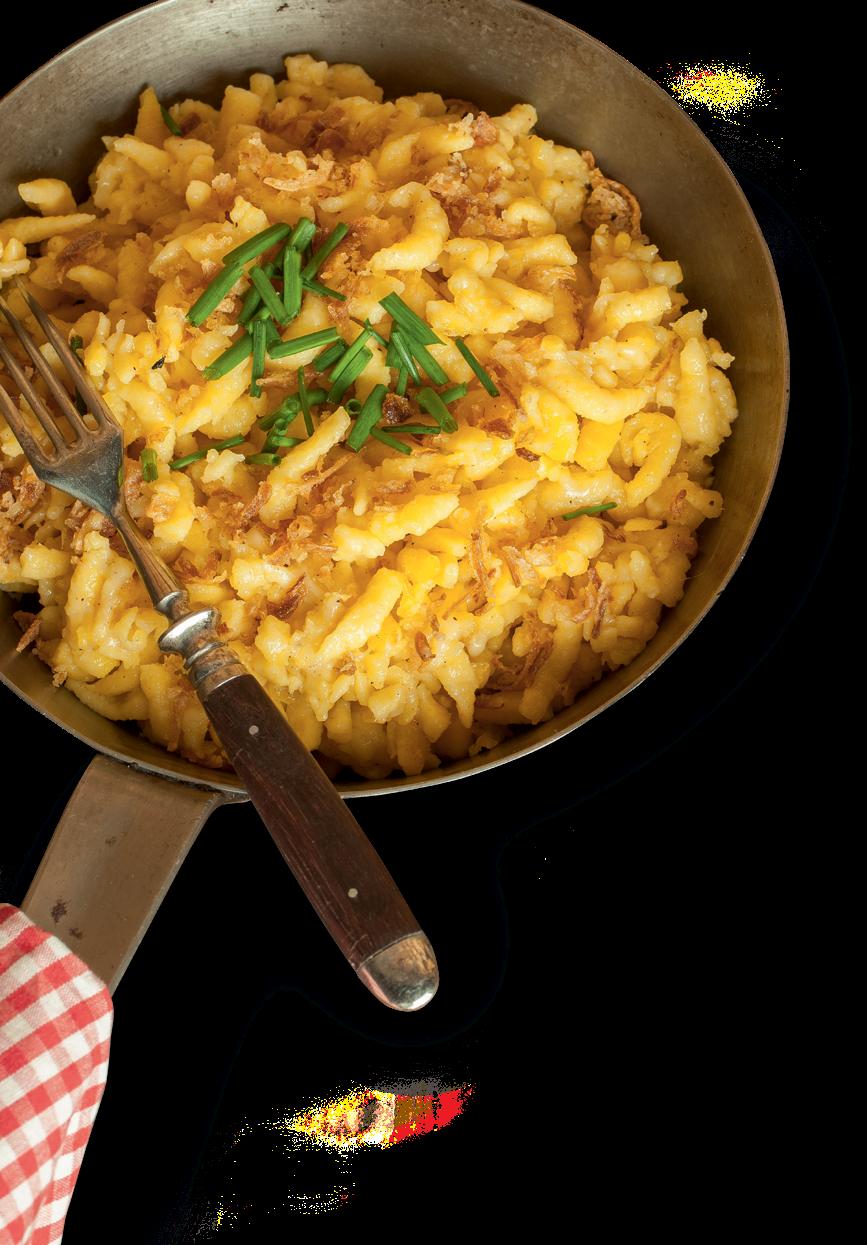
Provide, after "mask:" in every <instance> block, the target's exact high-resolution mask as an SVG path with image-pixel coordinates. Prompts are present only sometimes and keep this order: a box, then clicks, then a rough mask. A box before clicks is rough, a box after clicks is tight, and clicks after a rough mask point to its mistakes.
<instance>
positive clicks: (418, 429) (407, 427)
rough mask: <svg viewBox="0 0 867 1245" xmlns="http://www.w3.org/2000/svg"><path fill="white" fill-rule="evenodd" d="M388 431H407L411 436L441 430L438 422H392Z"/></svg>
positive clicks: (425, 434)
mask: <svg viewBox="0 0 867 1245" xmlns="http://www.w3.org/2000/svg"><path fill="white" fill-rule="evenodd" d="M389 431H390V432H408V433H409V434H410V435H411V436H413V437H424V436H427V435H429V434H434V435H436V434H438V433H440V432H442V428H440V426H439V424H392V426H391V428H390V429H389Z"/></svg>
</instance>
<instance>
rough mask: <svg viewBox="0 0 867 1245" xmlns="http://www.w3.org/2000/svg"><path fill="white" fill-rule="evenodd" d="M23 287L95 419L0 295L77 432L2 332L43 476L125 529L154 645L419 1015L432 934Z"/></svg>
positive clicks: (295, 861)
mask: <svg viewBox="0 0 867 1245" xmlns="http://www.w3.org/2000/svg"><path fill="white" fill-rule="evenodd" d="M16 288H17V290H18V292H19V293H20V294H21V296H22V297H23V298H24V300H25V302H26V304H27V306H28V307H29V309H30V311H31V313H32V315H33V316H34V318H35V320H36V322H37V323H38V324H39V326H40V328H41V329H42V331H43V333H44V334H45V337H46V339H47V341H48V342H49V343H50V344H51V345H52V346H53V347H54V350H55V351H56V352H57V355H58V357H59V359H60V361H61V363H62V364H63V367H64V368H65V370H66V372H67V374H68V376H69V378H70V379H71V381H72V383H73V385H74V386H75V389H76V391H77V393H78V394H79V395H80V397H81V399H82V401H83V402H84V404H85V405H86V407H87V411H89V412H90V415H91V416H92V417H93V422H94V425H95V426H94V427H90V426H88V423H87V422H86V419H85V416H84V415H82V414H81V413H80V411H79V410H78V409H77V408H76V404H75V403H74V402H73V400H72V399H71V398H70V396H69V394H68V392H67V390H66V388H65V387H64V386H63V385H62V384H61V382H60V381H59V380H58V378H57V376H56V374H55V372H54V370H53V368H52V367H51V365H50V364H49V362H48V360H47V359H46V358H45V356H44V355H43V354H42V352H41V351H40V350H39V348H38V346H37V345H36V342H35V341H34V339H33V337H32V336H31V334H30V333H29V332H28V330H27V329H26V328H25V327H24V325H23V324H22V323H21V321H20V320H19V318H18V317H17V316H16V315H15V313H14V312H13V311H12V310H11V308H10V307H9V304H8V303H7V301H6V300H5V299H4V298H3V297H0V311H2V314H3V315H4V316H5V318H6V320H7V321H8V322H9V325H10V327H11V329H12V331H13V332H14V333H15V335H16V337H17V338H18V340H19V341H20V343H21V345H22V347H23V348H24V351H25V352H26V354H27V356H28V358H29V359H30V362H31V363H32V365H33V368H34V369H35V371H36V372H37V373H38V375H39V376H40V377H41V378H42V380H43V381H44V382H45V385H46V386H47V388H48V391H49V393H50V394H51V397H52V398H53V399H54V402H55V403H56V405H57V407H58V409H59V411H60V412H61V414H62V415H63V416H64V417H65V419H66V421H67V424H68V425H69V428H70V430H71V433H72V438H73V439H72V440H71V441H70V440H68V439H67V437H66V436H65V435H64V432H63V430H62V428H61V426H60V424H59V423H58V422H57V419H56V418H55V416H54V414H53V413H52V411H51V409H50V408H49V406H48V405H47V404H46V403H45V402H44V401H43V400H42V398H41V397H40V396H39V394H38V393H37V392H36V389H35V388H34V386H33V384H32V382H31V380H30V379H29V378H28V376H27V375H26V373H25V371H24V370H23V368H22V367H21V365H20V364H19V363H18V361H17V360H16V359H15V357H14V355H13V354H12V353H11V352H10V350H9V349H8V347H7V345H6V343H5V342H4V341H3V339H2V337H0V360H2V362H3V363H4V365H5V367H6V370H7V371H8V373H9V375H10V376H11V378H12V380H13V382H14V383H15V385H16V386H17V387H18V389H19V391H20V393H21V395H22V396H23V398H24V400H25V402H26V403H27V405H28V406H29V407H30V410H31V411H32V412H33V414H34V416H35V417H36V419H37V420H38V422H39V424H40V425H41V427H42V430H43V432H44V433H45V436H46V437H47V439H48V441H49V442H50V449H48V448H46V447H44V446H43V445H41V444H40V443H39V441H38V440H37V438H36V437H35V436H34V434H33V432H32V431H31V429H30V428H29V427H28V424H27V423H26V422H25V419H24V418H23V416H22V414H21V411H20V409H19V407H18V405H17V404H16V403H15V401H14V400H13V399H12V397H11V396H10V395H9V394H8V393H7V391H6V389H5V388H4V387H3V386H2V385H0V411H2V413H3V414H4V415H5V417H6V420H7V421H8V423H9V426H10V428H11V429H12V431H13V433H14V434H15V436H16V437H17V439H18V442H19V444H20V446H21V448H22V450H23V451H24V453H25V455H26V456H27V458H28V459H29V460H30V464H31V466H32V467H33V470H34V471H35V472H36V474H37V475H38V476H39V478H40V479H41V480H44V481H45V483H46V484H51V485H53V486H55V487H56V488H58V489H61V490H62V491H63V492H64V493H68V494H69V495H70V496H72V497H76V498H78V500H79V501H82V502H84V504H85V505H87V506H91V507H93V509H94V510H98V511H99V512H100V513H101V514H103V515H105V517H106V518H108V519H109V520H110V521H111V522H112V523H113V524H114V526H115V527H116V528H117V530H118V532H119V533H120V535H121V536H122V537H123V540H124V543H125V545H126V547H127V550H128V552H129V555H130V557H131V558H132V560H133V562H134V563H135V567H136V570H137V571H138V573H139V576H140V577H141V580H142V583H143V584H144V585H145V587H146V588H147V590H148V592H149V593H150V596H151V600H152V601H153V603H154V606H155V607H156V609H158V610H159V611H160V612H161V613H162V614H164V615H165V616H166V618H167V619H168V620H169V625H168V627H167V628H166V630H165V631H164V632H163V634H162V637H161V638H160V641H159V646H160V648H161V649H162V651H163V652H164V653H177V654H179V655H180V656H181V657H182V658H183V661H184V669H185V672H186V674H187V676H188V678H189V680H190V682H191V683H192V685H193V687H194V688H195V690H196V692H197V693H198V696H199V699H200V700H201V702H202V705H203V707H204V709H205V712H206V713H207V715H208V717H209V718H210V720H211V722H212V723H213V725H214V727H215V728H216V731H217V733H218V735H219V739H220V743H221V744H222V746H223V749H224V751H225V753H226V755H227V756H228V758H229V760H230V761H231V763H232V766H233V767H234V769H235V772H236V773H237V774H238V776H239V778H240V779H241V781H242V782H243V783H244V785H245V787H246V789H247V793H248V794H249V796H250V799H251V800H252V801H253V804H254V805H255V807H256V809H257V811H258V813H259V815H260V817H261V818H262V820H263V821H264V823H265V825H266V826H267V828H268V830H269V832H270V834H271V836H272V838H273V839H274V841H275V843H276V844H277V847H278V848H279V850H280V852H281V854H282V855H283V858H284V859H285V861H286V863H287V864H288V865H289V868H290V869H291V870H292V872H293V874H294V875H295V878H296V879H297V881H298V882H299V884H300V886H301V887H302V889H303V890H304V892H305V894H306V895H307V898H308V899H309V901H310V903H311V904H312V905H313V907H314V909H315V910H316V912H317V914H318V915H319V917H320V919H321V920H322V922H323V924H324V925H325V927H326V929H327V930H328V932H329V933H330V934H331V936H332V938H333V939H334V941H335V942H336V943H337V945H338V947H339V948H340V950H341V951H342V952H343V954H344V956H345V957H346V959H347V960H348V961H349V963H350V965H351V966H352V968H353V969H354V970H355V972H356V973H357V975H358V977H359V978H360V979H361V981H362V982H363V983H364V984H365V985H366V986H367V988H368V989H369V990H370V991H371V992H372V993H373V995H374V996H375V997H376V998H378V999H379V1000H380V1002H382V1003H385V1004H386V1005H387V1006H388V1007H392V1008H395V1009H396V1010H398V1011H417V1010H418V1009H419V1008H421V1007H424V1006H425V1004H426V1003H428V1002H429V1001H430V999H432V998H433V996H434V994H435V993H436V990H437V986H438V984H439V974H438V970H437V964H436V958H435V956H434V953H433V949H432V947H431V945H430V942H429V941H428V939H427V937H426V936H425V935H424V933H422V931H421V929H420V928H419V924H418V922H417V921H416V919H415V917H414V916H413V914H412V912H411V911H410V909H409V907H408V905H407V903H406V901H405V900H404V898H403V896H402V895H401V893H400V891H399V890H398V888H397V885H396V884H395V882H394V879H393V878H392V877H391V875H390V873H389V872H388V870H387V869H386V867H385V865H384V864H383V863H382V861H381V860H380V858H379V856H378V855H377V853H376V851H375V850H374V848H373V846H372V844H371V843H370V841H369V840H368V839H367V837H366V836H365V834H364V832H363V830H362V829H361V827H360V826H359V825H358V822H357V821H356V820H355V818H354V817H353V816H352V814H351V813H350V812H349V809H348V808H347V807H346V804H345V803H344V801H343V800H342V799H341V798H340V795H339V794H338V792H337V790H336V789H335V787H334V786H333V784H332V783H331V782H330V780H329V779H328V778H327V776H326V775H325V773H324V772H323V770H322V769H321V768H320V766H319V765H318V764H317V762H316V761H315V760H314V758H313V756H312V755H311V753H310V752H309V751H308V749H307V748H306V747H305V745H304V744H303V743H302V742H301V740H300V739H298V737H297V735H295V733H294V732H293V730H292V729H291V727H290V726H289V724H288V723H287V721H286V719H285V718H284V717H283V715H282V713H281V712H280V711H279V710H278V708H277V707H276V705H275V704H274V703H273V701H272V700H271V699H270V698H269V697H268V695H267V694H266V692H265V691H264V689H263V688H262V686H261V685H260V684H259V683H258V682H257V681H256V679H254V678H253V676H252V675H250V674H248V673H247V671H246V670H245V669H244V667H243V666H242V665H241V663H240V662H239V661H238V659H237V658H236V657H235V655H234V653H232V651H231V650H230V649H229V648H228V647H227V646H226V645H225V644H224V643H223V642H222V641H221V640H220V639H219V637H218V635H217V631H216V627H217V623H218V621H219V615H218V614H217V611H216V610H214V609H192V608H191V605H190V600H189V596H188V594H187V592H186V591H185V590H184V588H183V587H182V586H181V584H180V583H179V582H178V580H177V578H176V577H175V575H174V574H173V572H172V571H171V570H170V568H169V567H168V566H167V565H166V564H165V563H164V562H163V561H162V559H161V558H159V557H158V556H157V554H156V553H155V552H154V550H153V549H152V548H151V547H150V545H149V544H148V542H147V540H146V539H145V537H144V536H143V535H142V533H141V532H140V531H139V529H138V527H137V526H136V523H135V521H134V520H133V518H132V516H131V515H130V513H129V511H128V509H127V505H126V500H125V497H124V493H123V488H122V487H121V482H122V479H123V475H122V472H123V433H122V432H121V429H120V426H119V425H118V424H117V423H116V422H115V420H114V417H113V416H112V414H111V411H110V410H109V408H108V406H107V405H106V403H105V402H104V400H103V398H102V396H101V395H100V393H99V391H98V390H97V389H96V387H95V386H94V384H93V382H92V381H91V380H90V378H89V377H88V375H87V373H86V371H85V370H84V368H83V366H82V365H81V363H80V362H79V360H78V358H77V357H76V355H75V352H74V351H73V350H72V348H71V347H70V345H69V343H68V342H67V341H66V339H65V338H64V336H63V334H62V333H61V332H60V330H59V329H58V328H57V326H56V325H55V324H54V323H53V322H52V321H51V319H50V318H49V317H48V315H47V314H46V312H45V311H44V309H43V308H42V307H41V306H40V304H39V303H38V302H37V301H36V299H35V298H34V297H33V296H32V294H31V293H30V292H29V291H28V290H27V288H26V287H25V286H24V285H23V283H22V282H21V281H16ZM85 414H86V413H85Z"/></svg>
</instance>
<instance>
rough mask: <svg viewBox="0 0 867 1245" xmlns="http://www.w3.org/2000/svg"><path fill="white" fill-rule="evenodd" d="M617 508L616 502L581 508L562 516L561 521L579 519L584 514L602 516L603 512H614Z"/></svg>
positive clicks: (605, 502)
mask: <svg viewBox="0 0 867 1245" xmlns="http://www.w3.org/2000/svg"><path fill="white" fill-rule="evenodd" d="M616 506H617V502H616V501H604V502H602V503H601V505H598V506H581V507H580V509H578V510H570V511H569V513H568V514H561V515H560V518H561V519H577V518H580V516H581V515H582V514H601V513H602V511H603V510H614V509H615V507H616Z"/></svg>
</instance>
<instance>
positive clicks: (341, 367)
mask: <svg viewBox="0 0 867 1245" xmlns="http://www.w3.org/2000/svg"><path fill="white" fill-rule="evenodd" d="M369 336H370V334H369V333H368V331H367V329H362V330H361V332H360V333H359V334H358V336H357V337H356V339H355V341H354V342H353V343H352V345H351V346H350V347H349V348H348V349H347V351H346V353H345V354H343V355H341V357H340V360H339V362H338V363H336V364H335V366H334V370H333V371H332V373H331V377H330V379H331V380H337V378H338V376H340V375H341V373H342V372H343V371H345V369H346V368H347V367H349V366H350V365H351V363H352V360H353V359H354V358H355V357H356V355H358V354H360V352H361V351H362V350H363V349H364V343H365V342H366V341H367V339H368V337H369Z"/></svg>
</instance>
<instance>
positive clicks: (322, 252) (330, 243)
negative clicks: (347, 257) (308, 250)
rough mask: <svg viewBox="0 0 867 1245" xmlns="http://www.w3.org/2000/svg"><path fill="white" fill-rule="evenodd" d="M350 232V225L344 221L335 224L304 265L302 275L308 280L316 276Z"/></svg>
mask: <svg viewBox="0 0 867 1245" xmlns="http://www.w3.org/2000/svg"><path fill="white" fill-rule="evenodd" d="M348 233H349V226H348V225H344V223H343V222H342V221H341V222H340V224H339V225H335V226H334V228H333V229H332V230H331V233H330V234H329V235H328V237H327V238H326V239H325V241H324V242H323V243H322V245H321V246H320V247H319V249H318V250H316V251H314V252H313V254H312V255H311V256H310V259H309V260H308V262H307V263H306V264H305V265H304V269H303V271H302V273H301V275H302V277H304V278H305V279H306V280H308V281H309V280H310V279H311V277H315V276H316V274H317V272H318V271H319V269H320V268H321V267H322V265H323V264H324V263H325V261H326V259H327V258H328V256H329V255H330V254H331V252H332V251H333V250H334V248H335V247H336V246H339V245H340V243H341V242H342V241H343V239H344V238H345V237H346V235H347V234H348Z"/></svg>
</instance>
